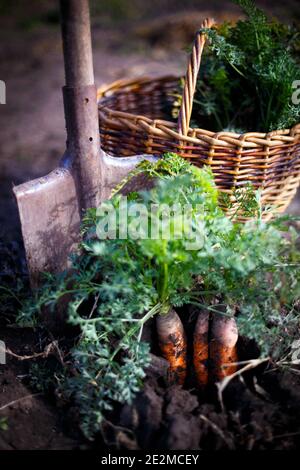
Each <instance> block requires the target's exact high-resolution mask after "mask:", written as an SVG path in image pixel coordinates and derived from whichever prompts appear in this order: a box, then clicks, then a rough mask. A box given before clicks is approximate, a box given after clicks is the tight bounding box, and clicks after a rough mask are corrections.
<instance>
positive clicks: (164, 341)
mask: <svg viewBox="0 0 300 470" xmlns="http://www.w3.org/2000/svg"><path fill="white" fill-rule="evenodd" d="M156 328H157V333H158V341H159V346H160V349H161V352H162V355H163V357H164V358H165V359H166V360H167V361H168V362H169V380H170V382H171V383H176V384H180V385H183V383H184V381H185V378H186V371H187V351H186V349H187V343H186V336H185V332H184V329H183V325H182V322H181V320H180V318H179V316H178V314H177V313H176V312H175V310H173V309H170V310H169V312H168V313H167V314H166V315H158V316H157V317H156Z"/></svg>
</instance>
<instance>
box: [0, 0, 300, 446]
mask: <svg viewBox="0 0 300 470" xmlns="http://www.w3.org/2000/svg"><path fill="white" fill-rule="evenodd" d="M2 3H3V2H1V1H0V6H2ZM6 3H7V4H8V3H10V2H6ZM17 3H18V2H17ZM27 3H29V2H27ZM33 3H34V4H35V5H37V3H38V2H33ZM39 3H40V4H42V3H44V4H45V3H51V2H39ZM119 3H120V5H121V3H122V2H119ZM133 3H136V2H133ZM142 3H143V4H147V2H146V3H145V2H142ZM156 3H157V2H156ZM162 3H167V2H162ZM175 3H176V2H174V5H175ZM180 3H181V4H182V2H180ZM190 3H191V4H193V2H190ZM220 3H221V2H219V3H218V2H211V7H212V8H213V9H214V11H213V12H212V14H213V15H214V16H215V17H217V18H218V15H219V17H220V18H223V17H224V10H225V2H222V8H220ZM265 3H266V4H267V5H268V6H269V8H271V4H273V3H274V2H265ZM275 3H276V2H275ZM279 3H280V5H281V2H278V5H279ZM200 4H201V5H204V4H205V6H203V9H206V2H202V3H201V2H200V1H199V2H198V3H197V8H199V6H198V5H200ZM289 4H290V9H289ZM176 5H177V4H176ZM227 7H228V5H226V8H227ZM282 8H284V10H282ZM280 9H281V10H280V12H282V11H284V12H288V11H290V12H291V14H292V15H294V17H296V13H297V12H298V7H297V1H296V0H290V1H289V2H285V4H284V6H280ZM26 10H28V12H27V13H28V15H27V16H28V18H27V17H26V21H27V23H26V22H25V20H24V18H23V17H22V13H20V15H19V16H20V18H19V17H17V16H16V19H15V21H11V22H9V21H8V20H7V19H5V17H4V16H3V17H2V19H1V21H2V23H3V22H4V23H3V24H2V23H1V27H0V40H1V44H3V45H4V46H5V47H2V50H1V54H0V55H1V76H0V79H4V80H5V81H6V83H7V105H5V106H4V107H2V108H1V119H2V122H1V124H0V140H1V154H0V285H2V286H8V287H13V288H14V289H15V288H16V286H17V283H18V280H20V281H22V282H23V283H25V286H26V285H27V284H26V282H27V278H26V265H25V261H24V252H23V248H22V244H21V235H20V227H19V222H18V216H17V211H16V206H15V204H14V201H13V197H12V191H11V189H12V185H13V184H18V183H20V182H23V181H25V180H27V179H29V178H32V177H36V176H40V175H42V174H44V173H45V172H47V171H49V170H50V169H53V168H54V167H55V165H56V164H57V162H58V160H59V158H60V156H61V155H62V153H63V149H64V145H65V143H64V140H65V131H64V121H63V107H62V99H61V90H60V88H61V86H62V84H63V67H62V60H61V45H60V36H59V29H58V25H57V24H56V23H55V18H56V17H55V16H53V15H52V17H50V16H49V18H48V20H49V24H45V23H42V24H41V17H39V16H38V17H35V16H34V15H31V16H30V9H29V8H27V7H26ZM277 10H278V8H277ZM226 12H227V13H228V11H227V10H226ZM280 12H279V13H280ZM23 13H24V12H23ZM42 13H43V12H42ZM42 13H41V14H42ZM48 13H49V12H48ZM165 13H170V12H163V14H162V15H160V19H155V18H153V19H151V21H150V20H149V21H148V20H147V21H146V20H145V21H144V22H141V21H136V22H135V23H134V26H132V27H131V26H128V25H127V27H125V29H124V28H123V27H121V26H120V24H118V26H117V28H116V27H115V26H114V27H112V25H111V23H110V22H109V21H108V20H107V23H105V24H103V22H102V23H101V22H99V21H98V20H97V19H96V21H95V28H94V47H95V55H94V57H95V72H96V82H97V84H98V85H100V84H101V83H103V82H105V81H112V80H115V79H118V78H121V77H122V78H124V77H130V76H136V75H141V74H148V73H152V74H156V75H157V74H163V73H178V71H180V72H182V71H183V70H184V64H185V52H183V46H184V45H186V43H187V42H189V41H190V39H191V37H192V34H193V31H194V30H195V24H194V23H195V22H196V23H197V24H198V23H199V22H200V18H202V17H203V15H204V13H203V12H199V14H198V16H196V15H195V14H192V15H184V22H185V23H184V25H183V26H182V21H183V20H182V18H181V12H180V11H179V10H178V8H177V6H176V7H175V6H174V11H172V12H171V13H172V14H171V15H170V14H168V15H167V14H165ZM202 13H203V14H202ZM208 13H211V12H207V11H205V16H206V15H207V14H208ZM24 14H25V13H24ZM43 14H44V13H43ZM297 14H298V18H299V12H298V13H297ZM231 15H232V16H233V17H234V16H235V15H236V11H233V12H231ZM23 16H24V15H23ZM51 18H52V19H51ZM180 18H181V19H180ZM198 18H199V20H198ZM29 20H30V21H31V22H29ZM50 20H51V21H50ZM34 21H36V24H35V23H34ZM52 21H54V24H52ZM191 21H192V24H191ZM50 23H51V24H50ZM180 25H181V26H182V27H181V26H180ZM117 30H118V32H117ZM124 31H125V33H124ZM166 31H168V33H169V34H168V35H167V36H166V34H165V32H166ZM180 31H181V33H180V34H179V32H180ZM124 36H126V39H127V41H126V42H125V41H124ZM178 51H179V53H178ZM292 211H293V212H298V213H299V202H298V203H297V202H296V203H295V204H294V205H293V207H292ZM25 289H28V287H25ZM17 308H18V305H17V302H11V303H10V304H9V305H3V304H1V305H0V340H1V341H4V342H5V344H6V347H7V348H8V349H9V350H10V351H12V352H13V353H15V354H17V355H20V356H31V355H34V354H38V353H41V352H43V351H45V347H46V346H47V344H50V343H51V342H53V341H54V340H58V344H60V341H61V340H62V339H63V332H61V335H60V336H59V337H55V338H53V337H51V336H49V335H48V334H46V333H45V332H44V331H42V330H41V331H35V332H33V331H32V330H29V329H20V328H17V327H16V326H14V318H15V313H16V310H17ZM54 349H55V348H54ZM154 352H155V351H154ZM240 352H241V357H242V358H247V354H248V355H249V354H250V353H251V352H253V348H252V346H251V345H250V346H249V345H248V344H246V343H245V342H243V341H240ZM58 356H59V354H58V351H57V350H51V354H50V355H49V357H48V359H46V365H47V366H49V367H50V366H51V367H52V366H53V362H54V363H55V361H58V359H59V358H58ZM43 361H45V359H40V358H33V359H27V360H21V359H20V358H19V359H18V358H16V357H13V356H12V355H10V354H9V355H7V365H6V366H4V365H0V450H4V449H9V450H13V449H78V448H80V449H84V448H89V447H96V448H98V449H100V448H102V449H103V448H120V449H151V448H160V449H205V450H217V449H296V448H300V375H296V374H293V373H291V372H289V371H288V370H286V371H274V370H273V371H272V368H271V366H269V367H268V369H267V370H265V371H264V370H263V369H262V366H261V367H260V368H258V369H256V370H255V371H252V372H249V373H248V374H247V375H246V374H244V375H243V377H241V378H236V379H234V380H233V381H232V382H231V383H230V384H229V385H228V387H227V388H226V390H225V391H224V394H223V409H222V407H221V404H220V400H218V397H217V393H216V390H215V389H214V388H212V389H211V390H210V391H209V392H207V393H206V394H205V395H203V394H199V393H197V391H196V390H195V388H194V386H193V382H192V381H191V382H190V383H189V384H187V386H186V388H184V389H182V388H180V387H176V386H173V387H168V386H167V383H166V378H165V376H166V364H165V363H164V361H163V360H160V359H159V358H157V357H155V356H153V363H152V366H151V367H150V368H149V371H148V375H147V378H146V380H145V384H144V387H143V390H142V391H141V392H140V393H139V394H138V396H137V397H136V400H135V401H134V403H133V405H132V406H129V405H125V406H123V407H118V408H116V409H115V410H114V413H113V414H112V416H110V417H109V418H108V420H107V421H106V422H105V423H103V426H102V430H101V433H100V434H99V436H98V437H97V439H96V441H95V442H94V443H93V444H91V443H88V442H87V441H86V440H85V439H84V438H83V437H82V435H81V434H80V431H79V430H78V414H77V411H76V409H74V408H72V407H71V406H70V405H68V404H66V403H61V401H60V399H59V397H57V396H56V395H55V394H54V393H48V394H44V393H43V392H41V391H40V390H39V389H38V388H36V386H35V385H34V384H33V383H32V379H31V370H32V367H34V365H35V364H41V363H42V362H43Z"/></svg>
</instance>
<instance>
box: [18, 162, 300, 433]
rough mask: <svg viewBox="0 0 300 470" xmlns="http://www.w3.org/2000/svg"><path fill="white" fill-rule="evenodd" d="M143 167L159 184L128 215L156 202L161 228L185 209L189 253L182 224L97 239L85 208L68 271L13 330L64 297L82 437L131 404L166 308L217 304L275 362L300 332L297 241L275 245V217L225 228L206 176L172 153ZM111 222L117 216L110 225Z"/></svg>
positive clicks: (93, 216)
mask: <svg viewBox="0 0 300 470" xmlns="http://www.w3.org/2000/svg"><path fill="white" fill-rule="evenodd" d="M172 158H173V159H174V160H173V167H172V160H171V159H172ZM142 167H143V170H144V171H147V172H148V173H149V174H152V175H154V176H156V177H158V181H157V184H156V186H155V188H153V189H152V190H150V191H141V192H138V193H136V194H135V198H134V199H130V198H129V199H128V207H129V209H130V208H132V207H133V204H135V203H136V202H138V203H142V204H143V205H144V206H145V207H146V208H148V209H149V213H150V208H151V205H152V204H155V205H156V206H157V208H158V209H157V211H158V212H157V213H158V215H159V217H158V220H162V221H163V217H162V214H163V210H164V209H163V207H166V206H173V205H174V204H182V205H184V204H188V208H189V209H188V214H189V221H190V223H191V227H192V229H193V234H194V236H197V235H199V240H200V245H199V246H198V247H197V249H190V247H189V243H190V241H191V240H190V237H189V236H188V234H187V233H186V232H184V235H183V236H182V237H181V238H178V237H177V235H178V229H179V228H180V227H182V225H183V226H184V224H186V223H187V222H186V221H183V220H182V219H181V218H180V217H174V218H173V219H172V221H171V223H170V224H169V228H170V237H169V238H168V239H164V238H163V237H162V236H159V237H158V238H156V239H151V238H147V237H144V236H143V235H145V232H147V233H148V230H149V226H151V222H153V220H152V218H151V216H150V215H149V216H148V217H147V221H148V222H149V225H148V226H147V228H146V229H143V228H142V232H141V236H140V237H139V238H136V237H134V236H131V235H130V233H129V236H128V238H124V239H106V240H102V239H99V238H98V237H97V229H96V227H97V224H99V223H101V221H103V220H104V218H105V215H104V214H103V213H101V214H100V215H99V212H96V211H95V210H91V211H89V212H88V213H87V215H86V218H85V225H84V241H83V243H82V246H81V253H80V254H79V255H76V256H73V266H72V271H71V273H69V275H68V276H66V274H65V273H63V274H61V275H60V276H50V275H48V277H47V282H46V284H45V285H44V287H43V288H42V289H41V290H40V291H39V292H38V293H37V294H36V298H35V299H34V301H31V302H29V303H28V305H27V307H26V308H23V311H22V312H20V315H19V322H20V323H21V324H27V325H28V322H32V321H33V320H34V321H35V322H39V321H40V320H39V314H40V312H41V311H42V310H43V309H44V308H45V307H47V308H48V309H49V310H50V311H51V310H52V311H53V315H55V310H56V308H57V305H58V302H59V301H60V300H61V299H62V298H67V300H68V303H67V311H68V319H69V322H70V323H71V324H72V325H75V326H77V327H78V328H79V330H80V335H79V337H78V338H77V340H76V343H75V345H74V348H73V350H72V361H71V364H72V366H71V367H70V370H69V371H68V370H66V371H64V376H63V377H61V378H60V383H61V384H62V389H63V393H64V394H65V395H66V396H69V397H72V398H73V399H74V400H75V403H76V404H77V406H78V407H79V409H80V415H81V423H82V430H83V432H84V433H85V435H86V436H87V437H90V438H91V437H93V436H94V434H95V433H96V432H97V431H98V430H99V428H100V426H101V421H102V420H103V418H104V417H105V414H106V413H107V412H109V411H110V410H112V409H113V407H114V405H115V403H116V402H118V403H124V402H128V403H130V402H131V401H132V399H133V397H134V395H135V394H136V392H137V391H138V390H139V389H140V387H141V386H142V381H143V378H144V376H145V368H146V367H147V364H148V363H149V345H148V344H147V343H145V342H143V341H142V340H141V337H142V331H143V326H144V325H145V323H146V322H147V321H148V320H149V319H150V318H153V317H154V316H155V315H158V314H164V312H165V311H168V309H169V306H174V307H176V306H183V305H186V304H195V305H198V306H199V307H205V308H207V309H209V310H210V311H211V312H213V313H214V312H215V304H216V302H217V303H219V304H220V305H221V304H222V305H225V306H226V307H227V310H226V312H225V314H226V315H233V314H236V315H237V321H238V324H239V327H240V331H241V333H242V334H246V335H248V336H249V337H251V338H254V339H255V340H256V341H257V342H258V344H259V345H260V347H261V351H262V353H263V354H268V355H271V356H272V357H273V358H274V359H277V358H278V357H281V355H282V354H284V353H285V352H286V351H287V350H288V347H289V345H290V342H291V341H292V338H293V337H294V336H295V335H296V334H297V332H298V328H299V312H298V309H297V299H298V298H299V276H300V274H299V273H300V270H299V269H298V265H299V252H298V251H297V250H296V248H295V243H296V236H295V234H294V233H293V232H291V233H290V239H288V238H283V237H282V234H281V221H280V220H276V221H275V222H268V223H264V222H263V221H262V220H261V219H260V218H259V217H258V218H255V219H253V220H252V221H249V222H247V223H246V224H244V225H243V224H239V223H233V222H232V221H231V220H229V219H228V218H227V217H226V216H225V215H224V213H223V212H222V211H221V210H220V209H219V207H218V194H217V190H216V187H215V185H214V182H213V178H212V174H211V172H210V171H209V170H208V169H202V170H200V169H198V168H196V167H194V166H192V165H190V164H189V163H187V162H186V161H184V160H182V159H180V158H179V157H175V156H172V155H168V156H167V157H166V158H165V159H162V160H160V161H158V162H157V163H149V162H145V163H143V165H142ZM120 200H121V196H120V195H119V194H116V195H114V196H113V198H112V200H111V203H110V204H113V206H114V207H115V208H116V209H117V208H118V207H119V202H120ZM106 204H107V202H106ZM251 204H253V201H251ZM163 205H164V206H163ZM255 212H256V213H259V211H255ZM155 220H157V219H155ZM144 222H145V220H144ZM119 223H120V219H119V218H117V228H120V226H119ZM143 227H144V225H143ZM143 230H144V231H143ZM287 334H288V335H289V336H288V335H287Z"/></svg>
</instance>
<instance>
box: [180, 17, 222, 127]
mask: <svg viewBox="0 0 300 470" xmlns="http://www.w3.org/2000/svg"><path fill="white" fill-rule="evenodd" d="M214 24H215V21H214V20H213V19H212V18H206V19H205V20H204V21H203V23H202V25H201V29H202V28H211V27H212V26H213V25H214ZM206 39H207V35H206V34H205V33H203V32H201V30H200V31H198V32H197V34H196V38H195V41H194V44H193V48H192V52H191V55H190V58H189V62H188V68H187V72H186V76H185V82H184V89H183V94H182V103H181V107H180V111H179V116H178V132H179V134H181V135H184V136H185V135H187V133H188V130H189V126H190V120H191V115H192V109H193V100H194V94H195V90H196V85H197V78H198V73H199V69H200V64H201V57H202V53H203V49H204V45H205V42H206Z"/></svg>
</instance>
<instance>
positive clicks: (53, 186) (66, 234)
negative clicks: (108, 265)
mask: <svg viewBox="0 0 300 470" xmlns="http://www.w3.org/2000/svg"><path fill="white" fill-rule="evenodd" d="M99 157H100V156H99ZM145 159H147V160H150V161H155V160H156V158H155V157H152V156H149V155H138V156H134V157H123V158H119V157H111V156H109V155H106V154H104V153H103V152H101V169H102V175H101V181H99V189H98V191H99V195H98V197H97V199H98V200H99V201H103V200H104V199H107V198H108V197H109V196H110V194H111V191H112V189H113V188H114V187H115V186H116V185H117V184H118V183H120V181H122V179H123V178H124V177H126V175H127V174H128V173H129V172H130V171H131V170H133V169H134V168H135V167H136V165H138V164H139V163H140V162H141V161H143V160H145ZM73 173H74V170H73ZM73 173H72V157H64V159H63V161H62V166H61V167H59V168H57V169H55V170H54V171H52V172H51V173H50V174H49V175H47V176H45V177H43V178H38V179H35V180H32V181H29V182H27V183H23V184H21V185H19V186H15V187H14V194H15V197H16V200H17V204H18V209H19V215H20V221H21V227H22V235H23V241H24V247H25V252H26V260H27V267H28V271H29V276H30V282H31V285H32V287H36V286H37V285H38V284H39V282H40V280H41V274H42V273H43V272H60V271H63V270H64V269H66V268H68V258H69V255H70V253H71V252H72V251H74V250H75V249H76V246H77V244H78V242H79V240H80V236H79V234H80V219H81V215H82V209H81V207H80V201H81V198H80V194H78V193H79V190H84V189H83V188H78V184H76V178H75V177H74V174H73ZM138 189H142V188H140V187H139V188H138ZM135 190H137V189H136V188H135Z"/></svg>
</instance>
